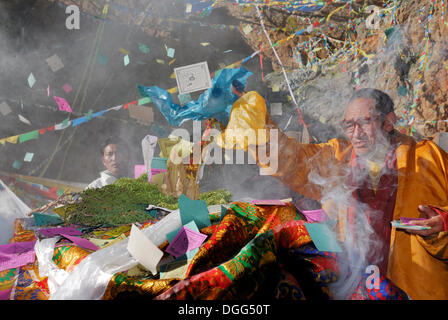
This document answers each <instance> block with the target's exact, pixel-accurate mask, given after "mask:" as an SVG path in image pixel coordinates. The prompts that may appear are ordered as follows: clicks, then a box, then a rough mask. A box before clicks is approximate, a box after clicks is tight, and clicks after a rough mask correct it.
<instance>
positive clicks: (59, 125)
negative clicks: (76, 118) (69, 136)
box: [54, 118, 71, 131]
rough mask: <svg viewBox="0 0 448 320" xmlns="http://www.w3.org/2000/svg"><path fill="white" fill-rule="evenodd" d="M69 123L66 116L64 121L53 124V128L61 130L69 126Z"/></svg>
mask: <svg viewBox="0 0 448 320" xmlns="http://www.w3.org/2000/svg"><path fill="white" fill-rule="evenodd" d="M70 124H71V121H70V118H66V119H65V120H64V121H62V122H61V123H58V124H55V125H54V130H56V131H57V130H63V129H65V128H67V127H69V126H70Z"/></svg>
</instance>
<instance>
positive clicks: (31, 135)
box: [19, 130, 39, 143]
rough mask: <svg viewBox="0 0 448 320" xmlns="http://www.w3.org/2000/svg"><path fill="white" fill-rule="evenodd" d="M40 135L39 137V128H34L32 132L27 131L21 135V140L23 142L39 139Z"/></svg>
mask: <svg viewBox="0 0 448 320" xmlns="http://www.w3.org/2000/svg"><path fill="white" fill-rule="evenodd" d="M38 137H39V130H34V131H31V132H27V133H24V134H21V135H19V142H20V143H23V142H25V141H29V140H34V139H37V138H38Z"/></svg>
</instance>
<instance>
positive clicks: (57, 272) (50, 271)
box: [34, 237, 69, 295]
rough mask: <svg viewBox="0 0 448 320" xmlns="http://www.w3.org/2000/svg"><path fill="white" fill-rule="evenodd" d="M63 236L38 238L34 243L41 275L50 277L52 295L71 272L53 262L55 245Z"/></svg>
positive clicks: (49, 286)
mask: <svg viewBox="0 0 448 320" xmlns="http://www.w3.org/2000/svg"><path fill="white" fill-rule="evenodd" d="M59 239H61V237H54V238H49V239H44V240H37V242H36V244H35V245H34V252H35V253H36V258H37V261H38V266H39V276H40V277H42V278H44V277H48V288H49V289H50V295H51V294H52V293H54V292H56V290H57V289H58V288H59V286H60V285H61V284H62V283H63V282H64V281H65V279H67V277H68V275H69V273H68V272H67V271H65V270H63V269H60V268H59V267H58V266H57V265H56V264H55V263H54V262H53V254H54V246H55V244H56V242H58V240H59Z"/></svg>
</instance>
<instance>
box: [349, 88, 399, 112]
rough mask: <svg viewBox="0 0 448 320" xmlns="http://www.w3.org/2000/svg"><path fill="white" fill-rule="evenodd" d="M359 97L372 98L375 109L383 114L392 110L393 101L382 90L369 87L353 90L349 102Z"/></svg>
mask: <svg viewBox="0 0 448 320" xmlns="http://www.w3.org/2000/svg"><path fill="white" fill-rule="evenodd" d="M359 98H365V99H372V100H373V101H374V103H375V109H376V110H377V111H378V112H379V113H380V114H381V115H383V116H386V115H387V114H389V113H391V112H393V111H394V102H393V101H392V99H391V98H390V97H389V95H388V94H387V93H385V92H383V91H380V90H377V89H371V88H363V89H359V90H357V91H355V93H354V94H353V96H352V97H351V98H350V101H349V103H350V102H352V101H353V100H355V99H359Z"/></svg>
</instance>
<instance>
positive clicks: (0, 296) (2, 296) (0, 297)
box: [0, 289, 12, 300]
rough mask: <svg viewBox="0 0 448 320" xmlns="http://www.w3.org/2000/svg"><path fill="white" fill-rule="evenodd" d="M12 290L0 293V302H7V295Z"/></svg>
mask: <svg viewBox="0 0 448 320" xmlns="http://www.w3.org/2000/svg"><path fill="white" fill-rule="evenodd" d="M11 290H12V289H6V290H1V291H0V300H9V295H10V294H11Z"/></svg>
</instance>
